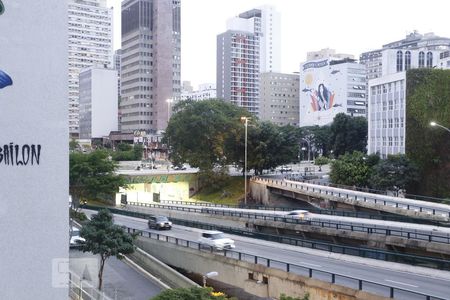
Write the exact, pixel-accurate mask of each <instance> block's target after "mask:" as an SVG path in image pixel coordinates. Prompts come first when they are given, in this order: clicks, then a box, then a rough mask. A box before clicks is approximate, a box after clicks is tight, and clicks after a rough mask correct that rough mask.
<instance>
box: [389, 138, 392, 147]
mask: <svg viewBox="0 0 450 300" xmlns="http://www.w3.org/2000/svg"><path fill="white" fill-rule="evenodd" d="M389 146H392V136H390V137H389Z"/></svg>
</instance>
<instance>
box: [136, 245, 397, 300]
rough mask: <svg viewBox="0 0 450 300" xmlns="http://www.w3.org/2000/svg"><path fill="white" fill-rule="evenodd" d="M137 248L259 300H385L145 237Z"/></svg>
mask: <svg viewBox="0 0 450 300" xmlns="http://www.w3.org/2000/svg"><path fill="white" fill-rule="evenodd" d="M136 244H137V245H138V246H139V247H140V248H141V249H142V250H144V251H145V252H147V253H149V254H151V255H154V256H155V257H156V258H157V259H159V260H161V261H163V262H165V263H167V264H170V265H172V266H175V267H177V268H182V269H184V270H187V271H191V272H194V273H198V274H205V273H208V272H211V271H216V272H218V273H219V275H218V276H217V277H215V279H216V280H218V281H221V282H224V283H227V284H231V285H233V286H238V287H241V288H243V289H244V290H245V291H247V292H249V293H251V294H253V295H256V296H259V297H272V298H275V299H278V298H279V297H280V295H281V294H282V293H284V294H286V295H290V296H294V297H303V296H304V295H305V294H306V293H309V294H310V297H311V299H314V300H331V299H333V300H357V299H360V300H382V299H384V300H385V299H388V298H385V297H381V296H376V295H373V294H369V293H367V292H363V291H358V290H355V289H351V288H348V287H344V286H340V285H336V284H331V283H328V282H324V281H320V280H317V279H312V278H308V277H304V276H301V275H297V274H293V273H288V272H285V271H282V270H278V269H273V268H269V267H265V266H262V265H256V264H253V263H249V262H246V261H239V260H236V259H232V258H229V257H224V256H221V255H215V254H214V253H209V252H203V251H198V250H195V249H190V248H186V247H181V246H177V245H174V244H169V243H164V242H160V241H156V240H152V239H149V238H145V237H138V239H137V240H136Z"/></svg>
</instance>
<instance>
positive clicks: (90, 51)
mask: <svg viewBox="0 0 450 300" xmlns="http://www.w3.org/2000/svg"><path fill="white" fill-rule="evenodd" d="M112 14H113V10H112V8H109V7H107V3H106V0H69V3H68V25H69V26H68V32H69V44H68V49H69V65H68V68H69V133H70V135H71V136H72V137H78V136H79V78H78V76H79V73H80V71H81V70H82V69H85V68H89V67H91V66H101V67H104V66H106V67H109V68H111V67H113V17H112Z"/></svg>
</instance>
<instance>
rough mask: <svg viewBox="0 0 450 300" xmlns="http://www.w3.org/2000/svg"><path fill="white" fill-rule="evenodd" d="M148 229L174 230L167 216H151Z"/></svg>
mask: <svg viewBox="0 0 450 300" xmlns="http://www.w3.org/2000/svg"><path fill="white" fill-rule="evenodd" d="M148 228H149V229H157V230H163V229H167V230H170V229H171V228H172V222H170V221H169V219H168V218H167V217H165V216H151V217H149V218H148Z"/></svg>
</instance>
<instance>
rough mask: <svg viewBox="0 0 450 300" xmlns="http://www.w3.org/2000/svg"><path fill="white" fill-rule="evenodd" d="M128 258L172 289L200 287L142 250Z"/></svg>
mask: <svg viewBox="0 0 450 300" xmlns="http://www.w3.org/2000/svg"><path fill="white" fill-rule="evenodd" d="M128 257H129V258H130V259H131V260H132V261H133V262H134V263H136V264H138V265H139V266H140V267H142V268H143V269H144V270H146V271H147V272H149V273H150V274H152V275H154V276H156V277H158V278H160V279H161V280H162V281H163V282H164V283H167V284H168V285H169V286H170V287H171V288H189V287H192V286H198V284H197V283H195V282H193V281H192V280H190V279H189V278H187V277H185V276H184V275H182V274H180V273H178V272H177V271H175V270H174V269H172V268H171V267H169V266H168V265H166V264H165V263H163V262H161V261H159V260H158V259H156V258H155V257H154V256H152V255H150V254H148V253H147V252H145V251H143V250H142V249H140V248H137V249H136V251H135V252H134V253H133V254H129V255H128Z"/></svg>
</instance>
